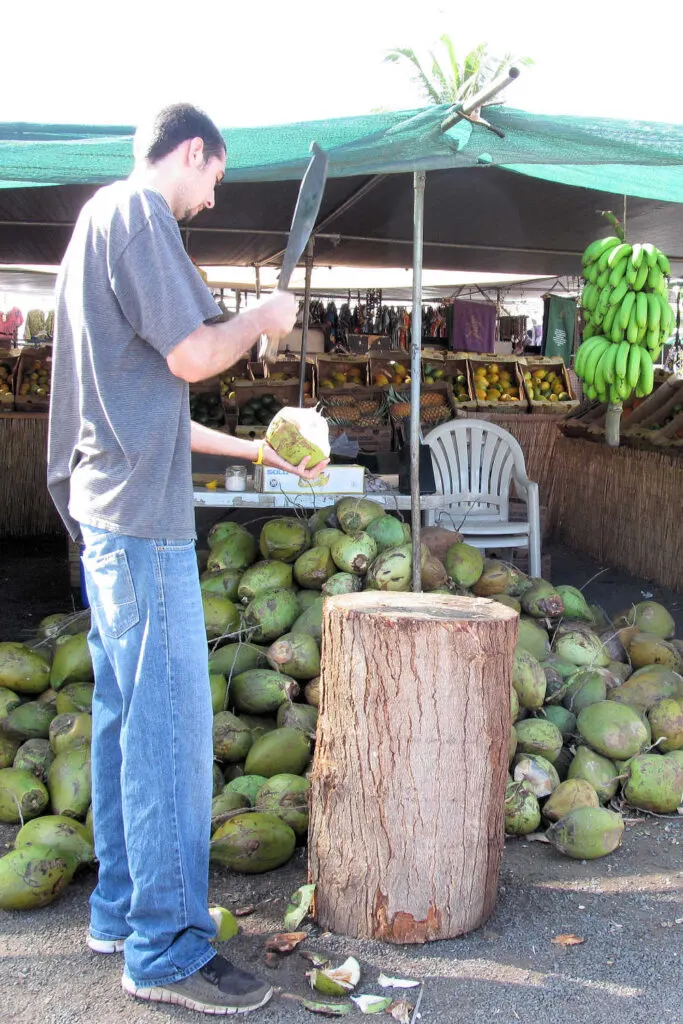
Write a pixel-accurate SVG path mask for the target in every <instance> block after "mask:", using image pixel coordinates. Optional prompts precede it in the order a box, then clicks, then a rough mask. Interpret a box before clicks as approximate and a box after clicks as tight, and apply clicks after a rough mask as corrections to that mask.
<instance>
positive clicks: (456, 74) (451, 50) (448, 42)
mask: <svg viewBox="0 0 683 1024" xmlns="http://www.w3.org/2000/svg"><path fill="white" fill-rule="evenodd" d="M439 42H440V43H442V44H443V46H444V47H445V49H446V53H447V54H448V60H449V63H450V72H451V78H452V83H451V88H452V90H454V92H456V93H457V91H458V89H459V88H460V68H459V67H458V58H457V57H456V55H455V47H454V46H453V40H452V39H451V37H450V36H449V35H447V34H446V33H444V34H443V35H442V36H441V38H440V40H439Z"/></svg>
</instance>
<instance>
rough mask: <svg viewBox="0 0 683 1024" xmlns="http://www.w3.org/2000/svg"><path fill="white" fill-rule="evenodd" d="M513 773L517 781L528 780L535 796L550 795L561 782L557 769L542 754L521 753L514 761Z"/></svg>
mask: <svg viewBox="0 0 683 1024" xmlns="http://www.w3.org/2000/svg"><path fill="white" fill-rule="evenodd" d="M512 774H513V778H514V780H515V782H526V783H527V785H529V786H531V789H532V791H533V793H534V796H537V797H539V798H541V797H545V796H548V795H549V794H550V793H552V792H553V791H554V789H555V788H556V787H557V786H559V784H560V777H559V775H558V774H557V771H556V769H555V767H554V765H553V764H552V762H551V761H549V760H548V759H547V758H546V757H543V755H542V754H520V753H518V754H517V755H516V756H515V759H514V761H513V769H512Z"/></svg>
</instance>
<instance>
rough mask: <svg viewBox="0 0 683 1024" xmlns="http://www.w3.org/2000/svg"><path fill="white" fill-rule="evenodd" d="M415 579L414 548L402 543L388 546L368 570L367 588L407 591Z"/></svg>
mask: <svg viewBox="0 0 683 1024" xmlns="http://www.w3.org/2000/svg"><path fill="white" fill-rule="evenodd" d="M412 579H413V548H412V545H411V544H401V545H400V546H399V547H397V548H386V549H385V550H384V551H383V552H382V553H381V554H380V555H378V556H377V558H376V559H375V560H374V562H373V563H372V565H371V566H370V568H369V570H368V574H367V577H366V582H365V587H366V590H392V591H403V592H407V591H409V590H410V587H411V584H412Z"/></svg>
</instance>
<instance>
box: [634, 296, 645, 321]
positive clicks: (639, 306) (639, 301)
mask: <svg viewBox="0 0 683 1024" xmlns="http://www.w3.org/2000/svg"><path fill="white" fill-rule="evenodd" d="M636 323H637V324H638V326H639V327H647V292H637V293H636Z"/></svg>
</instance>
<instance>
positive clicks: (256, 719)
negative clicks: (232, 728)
mask: <svg viewBox="0 0 683 1024" xmlns="http://www.w3.org/2000/svg"><path fill="white" fill-rule="evenodd" d="M239 717H240V721H241V722H244V724H245V725H248V726H249V728H250V729H251V735H252V736H253V737H254V739H258V737H259V736H263V734H264V732H272V730H273V729H275V728H276V723H275V719H274V718H267V717H266V716H265V715H250V714H247V713H245V712H244V711H242V712H240V716H239Z"/></svg>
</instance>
